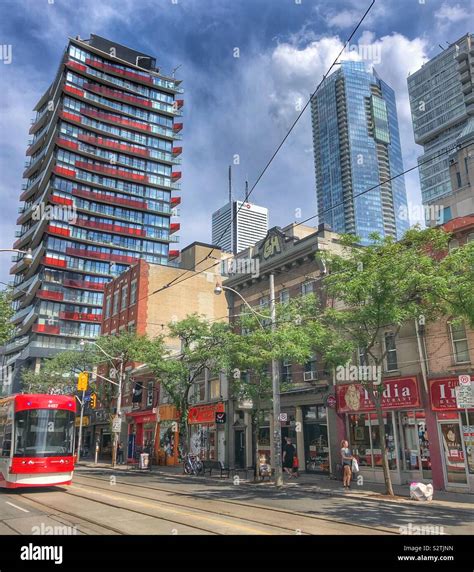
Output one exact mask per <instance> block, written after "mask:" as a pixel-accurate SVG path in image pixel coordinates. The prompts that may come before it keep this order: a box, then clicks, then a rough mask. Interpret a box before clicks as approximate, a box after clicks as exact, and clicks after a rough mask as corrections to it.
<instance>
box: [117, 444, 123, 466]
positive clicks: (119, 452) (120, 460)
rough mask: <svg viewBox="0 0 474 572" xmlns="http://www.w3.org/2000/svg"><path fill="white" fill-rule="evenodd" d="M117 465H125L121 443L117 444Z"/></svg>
mask: <svg viewBox="0 0 474 572" xmlns="http://www.w3.org/2000/svg"><path fill="white" fill-rule="evenodd" d="M117 463H118V464H119V465H123V443H122V442H121V441H120V442H119V443H118V444H117Z"/></svg>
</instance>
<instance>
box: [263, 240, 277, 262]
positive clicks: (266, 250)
mask: <svg viewBox="0 0 474 572" xmlns="http://www.w3.org/2000/svg"><path fill="white" fill-rule="evenodd" d="M280 252H281V244H280V238H279V237H278V236H277V235H276V234H274V235H272V236H269V237H268V238H267V240H266V241H265V242H264V244H263V258H265V260H266V259H267V258H270V256H273V255H274V254H280Z"/></svg>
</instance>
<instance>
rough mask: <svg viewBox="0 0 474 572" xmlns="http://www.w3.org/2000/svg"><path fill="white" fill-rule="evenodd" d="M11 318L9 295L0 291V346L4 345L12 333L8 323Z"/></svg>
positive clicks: (11, 326) (10, 325) (11, 327)
mask: <svg viewBox="0 0 474 572" xmlns="http://www.w3.org/2000/svg"><path fill="white" fill-rule="evenodd" d="M12 316H13V309H12V306H11V299H10V294H9V293H8V292H7V291H6V290H1V291H0V345H3V344H4V343H6V342H7V341H8V340H9V339H10V337H11V334H12V332H13V325H12V324H11V322H10V319H11V317H12Z"/></svg>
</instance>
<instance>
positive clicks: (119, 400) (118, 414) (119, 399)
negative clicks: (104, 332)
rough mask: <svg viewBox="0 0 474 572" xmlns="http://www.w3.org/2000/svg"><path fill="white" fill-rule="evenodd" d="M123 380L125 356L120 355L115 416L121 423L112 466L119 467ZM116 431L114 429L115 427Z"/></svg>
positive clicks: (115, 438)
mask: <svg viewBox="0 0 474 572" xmlns="http://www.w3.org/2000/svg"><path fill="white" fill-rule="evenodd" d="M122 378H123V354H121V355H120V370H119V378H118V396H117V407H116V413H115V416H116V417H118V419H119V421H120V429H119V431H114V444H113V449H112V466H113V467H116V466H117V446H118V444H119V440H120V433H121V430H122ZM113 429H114V427H113Z"/></svg>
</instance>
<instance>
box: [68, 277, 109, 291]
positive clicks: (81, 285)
mask: <svg viewBox="0 0 474 572" xmlns="http://www.w3.org/2000/svg"><path fill="white" fill-rule="evenodd" d="M63 286H65V287H66V288H78V289H79V290H104V288H105V284H104V283H101V282H90V281H89V280H73V279H72V278H65V279H64V282H63Z"/></svg>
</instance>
